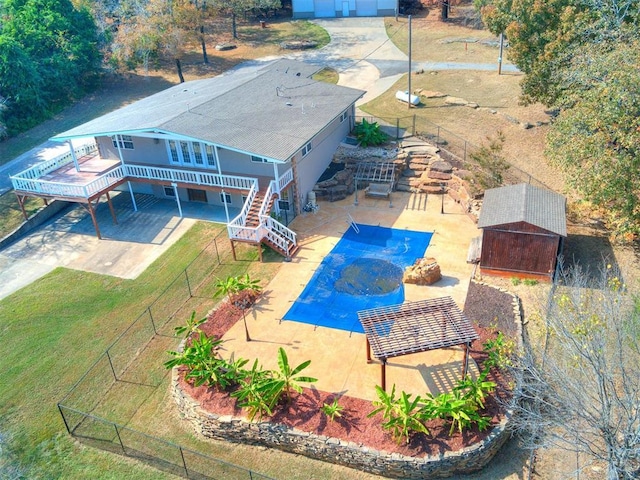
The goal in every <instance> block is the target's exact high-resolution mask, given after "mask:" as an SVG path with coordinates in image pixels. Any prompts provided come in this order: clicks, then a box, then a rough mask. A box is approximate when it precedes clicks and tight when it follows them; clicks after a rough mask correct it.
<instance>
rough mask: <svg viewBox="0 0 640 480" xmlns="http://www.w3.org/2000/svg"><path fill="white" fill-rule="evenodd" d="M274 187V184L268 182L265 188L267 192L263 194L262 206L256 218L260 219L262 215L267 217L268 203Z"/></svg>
mask: <svg viewBox="0 0 640 480" xmlns="http://www.w3.org/2000/svg"><path fill="white" fill-rule="evenodd" d="M275 186H276V182H274V181H273V180H271V181H270V182H269V186H268V187H267V191H266V192H265V193H264V198H263V199H262V204H261V205H260V210H259V211H258V216H259V217H262V216H264V215H269V212H268V211H267V209H268V208H269V203H271V197H272V196H273V188H274V187H275Z"/></svg>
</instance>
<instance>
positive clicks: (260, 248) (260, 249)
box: [257, 242, 263, 263]
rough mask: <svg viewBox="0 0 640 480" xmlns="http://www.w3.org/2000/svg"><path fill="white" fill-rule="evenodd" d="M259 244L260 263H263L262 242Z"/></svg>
mask: <svg viewBox="0 0 640 480" xmlns="http://www.w3.org/2000/svg"><path fill="white" fill-rule="evenodd" d="M257 246H258V258H259V259H260V263H263V262H262V243H261V242H258V245H257Z"/></svg>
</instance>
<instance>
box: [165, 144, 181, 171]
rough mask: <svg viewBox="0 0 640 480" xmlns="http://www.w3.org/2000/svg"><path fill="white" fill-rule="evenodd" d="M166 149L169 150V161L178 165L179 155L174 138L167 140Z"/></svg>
mask: <svg viewBox="0 0 640 480" xmlns="http://www.w3.org/2000/svg"><path fill="white" fill-rule="evenodd" d="M167 150H168V151H169V160H170V161H171V163H177V164H178V165H180V155H179V154H178V147H177V145H176V141H175V140H167Z"/></svg>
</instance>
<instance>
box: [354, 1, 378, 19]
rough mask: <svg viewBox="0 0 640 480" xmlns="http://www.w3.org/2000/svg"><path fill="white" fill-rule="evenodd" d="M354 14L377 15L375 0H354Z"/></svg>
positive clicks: (362, 15) (363, 15) (361, 15)
mask: <svg viewBox="0 0 640 480" xmlns="http://www.w3.org/2000/svg"><path fill="white" fill-rule="evenodd" d="M356 15H357V16H359V17H375V16H377V15H378V2H377V0H356Z"/></svg>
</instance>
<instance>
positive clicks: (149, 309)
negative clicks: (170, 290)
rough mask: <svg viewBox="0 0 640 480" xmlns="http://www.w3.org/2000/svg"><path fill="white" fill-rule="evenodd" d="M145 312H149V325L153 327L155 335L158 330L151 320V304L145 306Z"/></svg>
mask: <svg viewBox="0 0 640 480" xmlns="http://www.w3.org/2000/svg"><path fill="white" fill-rule="evenodd" d="M147 312H149V318H150V319H151V326H152V327H153V333H154V334H155V335H157V334H158V331H157V330H156V323H155V322H154V321H153V315H152V314H151V305H149V306H148V307H147Z"/></svg>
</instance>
